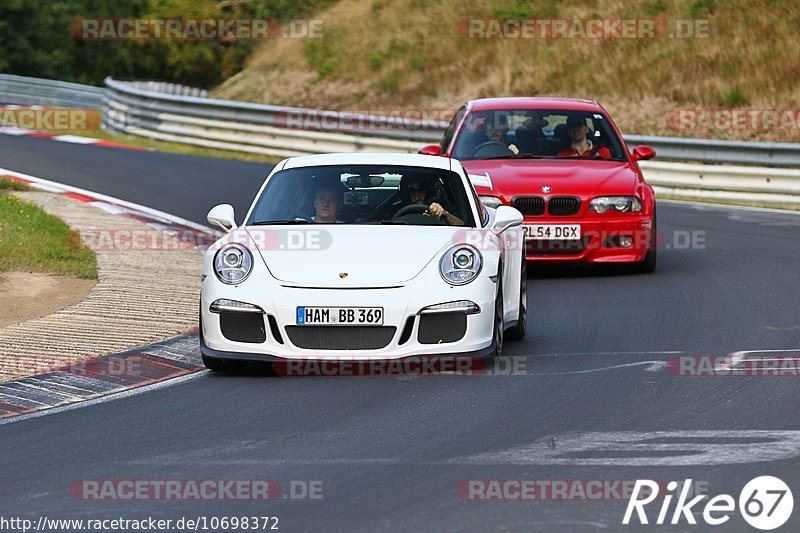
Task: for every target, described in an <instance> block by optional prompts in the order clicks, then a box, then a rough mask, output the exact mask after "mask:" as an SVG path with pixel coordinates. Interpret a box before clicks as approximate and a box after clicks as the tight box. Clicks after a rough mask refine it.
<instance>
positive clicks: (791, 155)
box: [0, 74, 800, 208]
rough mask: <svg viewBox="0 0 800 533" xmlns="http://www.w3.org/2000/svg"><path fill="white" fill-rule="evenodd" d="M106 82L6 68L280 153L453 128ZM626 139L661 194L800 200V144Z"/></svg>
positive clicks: (176, 136) (106, 106)
mask: <svg viewBox="0 0 800 533" xmlns="http://www.w3.org/2000/svg"><path fill="white" fill-rule="evenodd" d="M105 85H106V88H105V89H100V88H97V87H88V86H85V85H78V84H73V83H63V82H57V81H52V80H39V79H33V78H23V77H20V76H10V75H2V74H0V102H6V103H15V104H28V105H35V104H39V105H41V104H45V105H60V106H79V107H101V108H102V109H103V125H104V127H105V128H107V129H110V130H117V131H122V132H126V133H130V134H133V135H140V136H143V137H150V138H155V139H162V140H166V141H173V142H179V143H186V144H195V145H199V146H206V147H209V148H218V149H224V150H232V151H237V152H252V153H260V154H267V155H276V156H280V157H289V156H295V155H303V154H308V153H320V152H342V151H383V152H415V151H417V150H418V149H419V148H420V147H421V146H422V145H423V144H426V143H432V142H438V141H439V139H440V137H441V135H442V132H443V130H444V128H445V127H446V124H445V123H442V122H435V121H427V122H426V121H414V120H406V119H402V118H397V117H392V116H373V115H363V114H357V113H347V112H338V111H325V110H315V109H303V108H295V107H283V106H271V105H261V104H252V103H247V102H236V101H231V100H218V99H212V98H206V97H205V94H204V93H203V92H201V91H200V90H196V89H192V88H187V87H183V86H178V85H173V84H164V83H161V82H121V81H118V80H114V79H112V78H110V77H109V78H106V80H105ZM314 125H319V128H316V129H315V127H314ZM293 126H294V127H293ZM625 140H626V142H627V143H628V144H629V145H636V144H647V145H650V146H652V147H653V148H655V149H656V151H657V153H658V161H643V162H642V163H641V167H642V170H643V171H644V173H645V175H646V176H647V179H648V181H649V182H650V183H652V184H653V186H654V187H656V189H657V190H658V191H659V192H660V193H666V194H669V195H670V196H673V197H679V198H691V199H697V198H705V199H714V200H717V201H730V202H734V203H751V204H756V205H765V206H774V207H793V208H800V144H790V143H757V142H739V141H715V140H702V139H684V138H677V137H649V136H639V135H626V136H625ZM693 163H694V164H693ZM698 163H700V164H698ZM705 163H716V164H705ZM730 165H748V166H730ZM767 167H797V168H794V169H780V168H767Z"/></svg>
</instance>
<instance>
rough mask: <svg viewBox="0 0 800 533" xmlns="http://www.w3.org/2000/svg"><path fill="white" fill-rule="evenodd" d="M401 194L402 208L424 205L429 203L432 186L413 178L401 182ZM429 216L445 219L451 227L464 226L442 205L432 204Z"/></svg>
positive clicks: (429, 208)
mask: <svg viewBox="0 0 800 533" xmlns="http://www.w3.org/2000/svg"><path fill="white" fill-rule="evenodd" d="M400 193H401V195H402V196H404V200H405V201H404V202H403V203H402V204H401V208H402V207H405V206H407V205H411V204H424V203H427V202H426V201H427V200H428V196H429V195H430V185H429V184H428V183H427V182H425V180H422V179H417V178H413V177H412V178H411V179H406V178H403V180H402V181H401V182H400ZM428 214H429V215H430V216H432V217H434V218H437V219H440V220H441V219H444V221H445V222H447V224H449V225H450V226H463V225H464V221H463V220H461V219H460V218H459V217H457V216H455V215H454V214H452V213H450V212H449V211H447V210H446V209H445V208H444V207H442V205H441V204H439V203H437V202H431V204H430V205H429V206H428Z"/></svg>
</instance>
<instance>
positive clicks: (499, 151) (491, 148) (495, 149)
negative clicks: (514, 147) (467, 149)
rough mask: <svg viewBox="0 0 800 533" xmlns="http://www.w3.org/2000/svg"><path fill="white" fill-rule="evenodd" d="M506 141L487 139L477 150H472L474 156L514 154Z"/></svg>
mask: <svg viewBox="0 0 800 533" xmlns="http://www.w3.org/2000/svg"><path fill="white" fill-rule="evenodd" d="M513 153H514V152H512V151H511V150H510V149H509V148H508V145H506V143H503V142H500V141H486V142H485V143H481V144H479V145H478V146H477V147H476V148H475V151H474V152H472V157H490V156H503V155H509V154H513Z"/></svg>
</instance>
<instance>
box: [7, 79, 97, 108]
mask: <svg viewBox="0 0 800 533" xmlns="http://www.w3.org/2000/svg"><path fill="white" fill-rule="evenodd" d="M104 96H105V90H104V89H103V88H102V87H92V86H91V85H81V84H79V83H69V82H66V81H57V80H45V79H40V78H28V77H25V76H14V75H12V74H0V102H1V103H4V104H20V105H49V106H59V107H76V108H83V109H100V108H102V107H103V99H104Z"/></svg>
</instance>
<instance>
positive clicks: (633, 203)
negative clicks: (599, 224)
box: [589, 196, 642, 213]
mask: <svg viewBox="0 0 800 533" xmlns="http://www.w3.org/2000/svg"><path fill="white" fill-rule="evenodd" d="M589 210H590V211H596V212H598V213H605V212H607V211H610V212H612V213H638V212H640V211H641V210H642V202H641V201H640V200H639V199H638V198H637V197H635V196H600V197H599V198H595V199H594V200H592V201H591V203H590V204H589Z"/></svg>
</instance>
